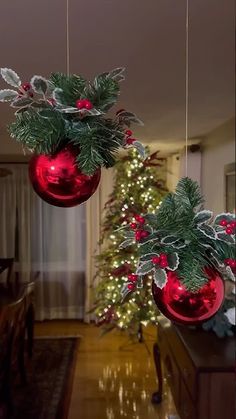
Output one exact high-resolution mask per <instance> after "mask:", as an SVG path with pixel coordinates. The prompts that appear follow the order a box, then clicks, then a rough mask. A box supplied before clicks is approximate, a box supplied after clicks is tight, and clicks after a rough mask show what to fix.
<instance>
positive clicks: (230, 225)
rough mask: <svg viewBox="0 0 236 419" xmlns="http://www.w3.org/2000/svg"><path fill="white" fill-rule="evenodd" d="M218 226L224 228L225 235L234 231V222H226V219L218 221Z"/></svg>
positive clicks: (235, 223) (235, 225)
mask: <svg viewBox="0 0 236 419" xmlns="http://www.w3.org/2000/svg"><path fill="white" fill-rule="evenodd" d="M219 224H220V226H221V227H225V232H226V234H230V235H231V234H234V233H235V229H236V221H228V220H226V218H223V219H222V220H221V221H220V223H219Z"/></svg>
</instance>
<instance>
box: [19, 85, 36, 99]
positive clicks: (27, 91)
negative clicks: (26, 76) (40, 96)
mask: <svg viewBox="0 0 236 419" xmlns="http://www.w3.org/2000/svg"><path fill="white" fill-rule="evenodd" d="M18 93H19V96H23V95H25V94H27V95H28V96H30V97H33V96H34V94H33V92H32V86H31V84H30V83H28V82H26V83H23V84H22V85H21V87H20V90H19V92H18Z"/></svg>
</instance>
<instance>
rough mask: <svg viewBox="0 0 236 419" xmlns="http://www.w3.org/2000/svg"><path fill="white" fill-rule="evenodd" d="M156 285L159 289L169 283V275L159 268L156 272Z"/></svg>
mask: <svg viewBox="0 0 236 419" xmlns="http://www.w3.org/2000/svg"><path fill="white" fill-rule="evenodd" d="M154 283H155V285H156V286H157V287H158V288H161V289H162V288H163V287H164V286H165V285H166V283H167V274H166V271H165V270H164V269H161V268H157V269H155V272H154Z"/></svg>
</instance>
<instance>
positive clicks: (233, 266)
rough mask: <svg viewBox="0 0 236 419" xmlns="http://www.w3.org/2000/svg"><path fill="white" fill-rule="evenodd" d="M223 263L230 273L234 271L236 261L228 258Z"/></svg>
mask: <svg viewBox="0 0 236 419" xmlns="http://www.w3.org/2000/svg"><path fill="white" fill-rule="evenodd" d="M224 262H225V264H226V265H227V266H230V268H231V269H232V271H235V270H236V259H231V258H228V259H225V260H224Z"/></svg>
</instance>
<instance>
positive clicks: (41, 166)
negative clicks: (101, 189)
mask: <svg viewBox="0 0 236 419" xmlns="http://www.w3.org/2000/svg"><path fill="white" fill-rule="evenodd" d="M77 155H78V149H77V148H75V147H71V146H68V147H65V148H63V149H62V150H60V151H58V152H57V153H55V154H54V155H38V156H34V157H32V159H31V160H30V163H29V178H30V180H31V183H32V185H33V188H34V190H35V192H36V193H37V194H38V195H39V196H40V197H41V198H42V199H43V200H44V201H46V202H47V203H49V204H51V205H55V206H57V207H73V206H75V205H79V204H81V203H82V202H85V201H87V199H89V198H90V197H91V196H92V195H93V193H94V192H95V191H96V189H97V187H98V184H99V181H100V177H101V170H100V169H98V170H97V171H96V172H95V173H94V174H93V175H92V176H88V175H85V174H84V173H82V172H81V170H80V169H79V168H78V165H77V163H76V157H77Z"/></svg>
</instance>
